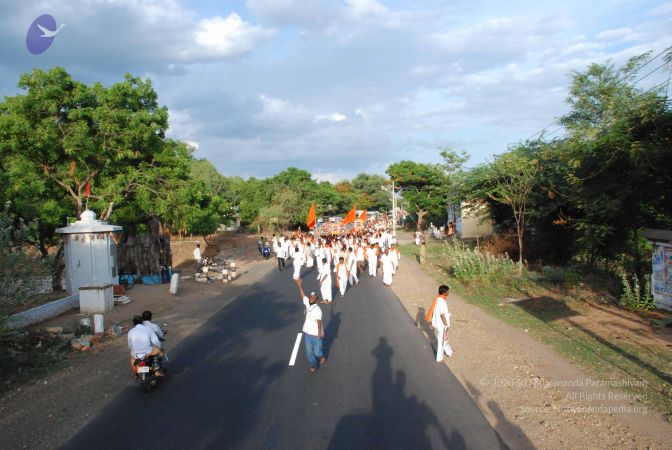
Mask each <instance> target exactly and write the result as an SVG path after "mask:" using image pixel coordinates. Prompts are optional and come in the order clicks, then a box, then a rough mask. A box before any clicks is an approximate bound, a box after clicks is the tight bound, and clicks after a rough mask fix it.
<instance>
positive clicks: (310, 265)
mask: <svg viewBox="0 0 672 450" xmlns="http://www.w3.org/2000/svg"><path fill="white" fill-rule="evenodd" d="M313 261H315V258H312V257H310V258H308V260H307V261H306V267H313Z"/></svg>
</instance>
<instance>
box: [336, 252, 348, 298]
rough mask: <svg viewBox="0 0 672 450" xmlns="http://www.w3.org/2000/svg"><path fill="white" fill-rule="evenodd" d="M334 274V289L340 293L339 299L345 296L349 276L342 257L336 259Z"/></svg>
mask: <svg viewBox="0 0 672 450" xmlns="http://www.w3.org/2000/svg"><path fill="white" fill-rule="evenodd" d="M334 273H335V274H336V287H338V289H339V290H340V291H341V297H343V296H344V295H345V290H346V288H347V287H348V277H349V276H350V273H349V271H348V267H347V266H346V264H345V258H343V257H342V256H339V257H338V262H337V263H336V266H335V267H334Z"/></svg>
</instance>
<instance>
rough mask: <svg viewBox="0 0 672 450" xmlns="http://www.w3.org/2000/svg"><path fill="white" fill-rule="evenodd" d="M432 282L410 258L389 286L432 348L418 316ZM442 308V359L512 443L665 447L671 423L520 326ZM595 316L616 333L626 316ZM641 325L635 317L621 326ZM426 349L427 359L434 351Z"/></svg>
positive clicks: (459, 306) (459, 305)
mask: <svg viewBox="0 0 672 450" xmlns="http://www.w3.org/2000/svg"><path fill="white" fill-rule="evenodd" d="M437 286H438V283H437V281H436V280H434V279H432V278H431V277H430V276H429V275H427V274H426V273H425V272H423V270H422V268H421V267H420V265H419V264H418V263H417V262H416V261H415V260H413V259H410V258H405V259H403V260H402V261H401V264H400V268H399V270H398V271H397V275H396V276H395V279H394V283H393V285H392V288H393V290H394V291H395V293H396V294H397V296H398V297H399V298H400V299H401V300H402V303H403V304H404V306H405V307H406V309H407V310H408V312H409V314H410V316H411V318H412V319H413V320H414V321H415V323H416V325H417V326H418V327H419V328H420V329H421V330H422V331H423V332H424V333H425V335H426V336H427V337H428V339H429V340H430V342H431V343H432V346H435V345H436V338H435V337H434V335H433V333H432V332H431V331H430V330H429V328H428V327H427V325H426V324H425V322H424V315H425V311H426V308H428V307H429V305H430V304H431V302H432V300H433V299H434V297H435V296H436V289H437ZM448 307H449V309H450V312H451V314H452V317H451V322H452V323H451V330H450V336H451V337H450V342H451V346H452V348H453V350H454V352H455V353H454V355H453V357H452V358H450V359H448V358H446V359H444V363H445V364H447V365H448V367H449V368H450V370H451V371H452V372H453V373H454V374H455V375H456V377H457V378H458V379H459V380H460V382H461V383H462V384H463V385H464V387H465V388H466V389H467V391H468V392H469V393H470V395H471V396H472V398H473V399H474V401H475V402H476V403H477V404H478V405H479V407H480V409H481V411H483V414H484V415H485V416H486V418H487V419H488V421H489V422H490V423H491V425H492V426H493V427H494V428H495V429H496V430H497V431H498V432H499V433H500V435H501V436H502V438H503V439H504V441H505V442H506V443H507V444H508V445H509V446H510V447H511V448H516V449H519V448H543V449H567V448H591V449H593V448H600V449H608V448H637V449H645V448H648V449H665V448H669V442H670V439H671V438H672V424H670V423H668V422H666V421H665V420H664V419H663V417H662V416H661V415H660V414H658V413H656V412H655V411H651V409H650V408H646V407H645V406H644V405H642V404H640V403H639V402H638V401H637V400H636V399H635V398H633V397H634V396H633V395H630V394H627V393H625V392H624V391H622V390H621V389H620V388H619V387H617V386H613V385H605V383H603V380H599V379H596V378H595V377H594V376H591V375H590V374H588V373H586V372H585V371H583V370H580V369H579V368H577V367H576V366H574V365H573V364H572V363H570V362H568V361H567V360H566V359H564V358H562V357H561V356H560V355H559V354H558V353H557V352H556V351H555V350H554V349H552V348H550V347H548V346H547V345H545V344H543V343H541V342H539V341H537V340H536V339H534V338H532V337H531V336H529V334H527V333H525V332H524V331H523V330H519V329H516V328H513V327H511V326H509V325H507V324H505V323H503V322H502V321H500V320H498V319H496V318H494V317H492V316H490V315H488V314H487V313H486V312H484V311H483V310H481V309H479V308H478V307H476V306H474V305H471V304H469V303H467V302H465V301H464V300H463V299H461V298H460V297H458V296H456V295H454V294H452V293H451V295H450V297H449V300H448ZM600 313H601V314H603V315H604V317H603V321H604V322H605V324H603V325H601V326H607V325H608V324H612V325H613V326H614V329H615V330H617V329H618V328H619V327H620V326H622V325H624V322H628V321H629V320H630V317H627V318H623V317H621V318H614V317H611V314H609V313H608V312H604V311H601V312H600ZM585 325H586V326H593V327H594V326H600V324H597V325H596V324H594V323H593V324H588V323H586V324H585ZM640 325H642V324H640V323H639V322H637V321H635V322H630V323H629V324H628V325H627V326H629V327H635V328H636V327H637V326H640ZM642 326H643V325H642ZM621 330H622V329H621ZM634 331H637V330H634ZM654 339H656V340H657V341H658V342H657V344H658V345H661V344H662V345H667V344H668V342H667V336H658V337H656V338H654ZM434 348H435V347H434ZM425 351H427V352H428V355H427V357H428V358H432V357H433V354H432V352H433V351H434V350H433V349H427V350H425ZM625 381H627V382H637V380H625Z"/></svg>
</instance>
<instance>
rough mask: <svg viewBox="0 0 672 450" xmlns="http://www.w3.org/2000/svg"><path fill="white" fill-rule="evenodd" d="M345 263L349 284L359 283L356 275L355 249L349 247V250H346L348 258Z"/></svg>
mask: <svg viewBox="0 0 672 450" xmlns="http://www.w3.org/2000/svg"><path fill="white" fill-rule="evenodd" d="M345 264H346V265H347V267H348V271H349V272H350V276H349V278H348V281H349V282H350V286H354V285H356V284H359V278H358V277H357V255H356V254H355V251H354V249H353V248H352V247H350V251H349V252H348V259H347V261H346V262H345Z"/></svg>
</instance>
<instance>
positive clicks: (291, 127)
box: [0, 0, 672, 182]
mask: <svg viewBox="0 0 672 450" xmlns="http://www.w3.org/2000/svg"><path fill="white" fill-rule="evenodd" d="M42 14H50V15H52V16H53V17H54V18H55V19H56V23H57V24H58V25H61V24H65V26H64V27H63V28H62V29H61V30H60V31H59V32H58V34H57V35H56V37H55V38H54V41H53V43H52V45H51V47H50V48H49V49H48V50H47V51H45V52H44V53H41V54H38V55H34V54H31V53H30V52H29V51H28V49H27V48H26V32H27V30H28V28H29V26H30V25H31V23H32V22H33V20H34V19H35V18H37V17H38V16H40V15H42ZM670 45H672V1H667V2H666V1H632V0H630V1H621V0H599V1H598V0H596V1H586V0H581V1H576V0H564V1H546V0H536V1H531V0H525V1H508V2H502V1H490V0H468V1H467V0H230V1H226V0H220V1H215V0H68V1H63V0H0V55H1V56H0V95H2V96H5V95H14V94H16V93H17V92H19V91H18V89H17V87H16V83H17V81H18V79H19V76H20V75H21V74H22V73H26V72H29V71H30V70H32V69H33V68H34V67H39V68H43V69H49V68H51V67H53V66H56V65H60V66H63V67H65V68H66V70H67V71H68V72H69V73H70V74H71V75H72V76H73V77H74V78H75V79H77V80H80V81H83V82H86V83H92V82H94V81H101V82H103V83H104V84H106V85H109V84H112V83H115V82H118V81H122V80H123V76H124V74H125V73H131V74H133V75H135V76H141V77H142V78H149V79H151V81H152V84H153V86H154V88H155V89H156V91H157V92H158V95H159V102H160V103H161V104H162V105H166V106H167V107H168V109H169V112H170V130H169V135H170V136H171V137H173V138H176V139H180V140H184V141H187V142H189V143H190V144H191V145H192V146H193V147H194V149H195V152H194V155H195V156H196V157H198V158H207V159H208V160H210V161H211V162H212V163H213V164H214V165H215V166H216V167H217V169H218V170H219V172H221V173H222V174H224V175H238V176H243V177H249V176H256V177H267V176H271V175H274V174H276V173H278V172H280V171H282V170H283V169H285V168H286V167H288V166H294V167H299V168H302V169H305V170H308V171H309V172H310V173H312V174H313V176H314V177H316V178H318V179H320V180H327V181H332V182H335V181H338V180H341V179H346V178H352V177H353V176H354V175H356V174H357V173H361V172H367V173H379V174H383V173H384V171H385V168H386V167H387V166H388V165H389V164H390V163H393V162H396V161H400V160H403V159H411V160H414V161H419V162H440V160H441V158H440V155H439V153H440V150H441V149H447V148H452V149H456V150H466V151H468V152H469V153H470V154H471V159H470V161H469V163H468V165H470V166H473V165H476V164H479V163H482V162H485V161H487V160H488V159H490V158H492V156H493V155H495V154H498V153H502V152H504V151H505V150H506V149H507V148H508V147H510V146H512V145H515V144H516V143H517V142H520V141H524V140H525V139H528V138H530V137H533V136H534V135H535V133H538V132H539V131H541V130H542V129H544V127H546V125H548V124H549V123H551V122H553V121H554V120H555V119H557V118H558V117H560V116H562V115H563V114H564V113H566V112H567V111H568V106H567V104H566V102H565V99H566V97H567V92H568V86H569V82H570V74H571V72H572V71H574V70H579V71H580V70H584V69H585V68H586V67H587V66H588V65H589V64H591V63H593V62H596V63H605V62H607V61H609V60H610V61H612V62H614V63H616V64H622V63H624V62H625V61H626V60H627V59H628V58H629V57H631V56H634V55H638V54H641V53H644V52H648V51H652V52H653V54H656V53H658V52H660V51H662V50H663V49H665V48H667V47H669V46H670ZM657 66H658V64H653V63H652V64H651V66H649V67H648V68H655V67H657ZM648 68H647V69H648ZM644 74H645V73H643V74H642V75H644ZM668 74H669V72H668V68H667V67H663V68H662V69H661V70H659V71H657V73H654V74H653V76H650V77H648V78H647V79H646V80H642V82H641V84H639V85H638V86H641V87H642V88H647V87H650V86H653V85H655V84H656V82H659V81H660V80H661V77H662V79H663V80H664V79H665V78H666V77H667V76H668ZM555 129H557V126H552V127H550V128H548V129H547V132H553V131H554V130H555ZM559 132H561V130H560V131H559Z"/></svg>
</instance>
